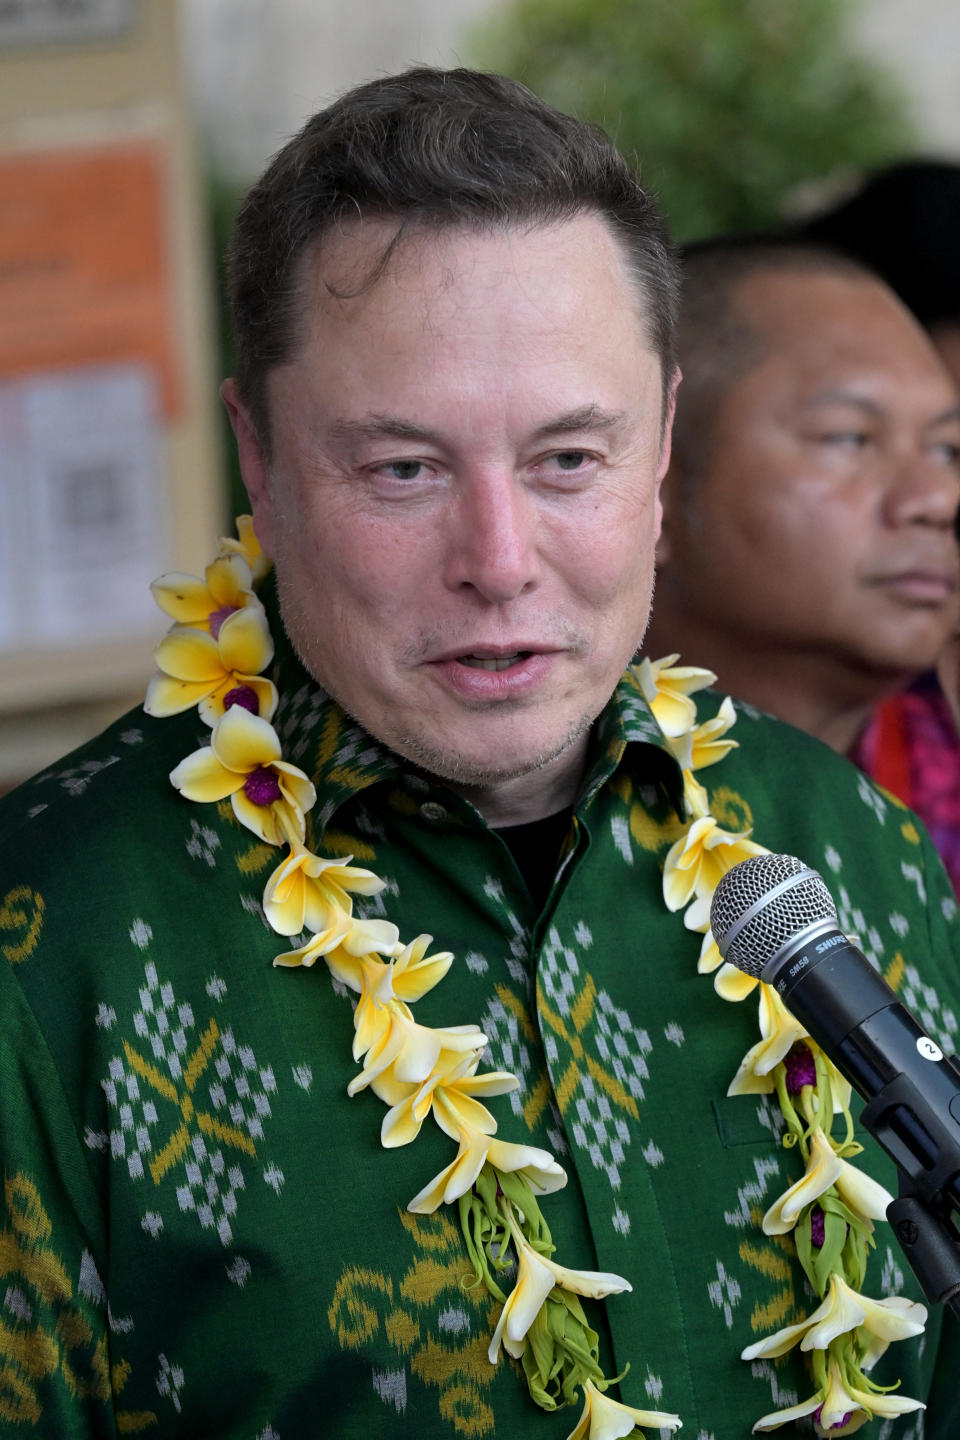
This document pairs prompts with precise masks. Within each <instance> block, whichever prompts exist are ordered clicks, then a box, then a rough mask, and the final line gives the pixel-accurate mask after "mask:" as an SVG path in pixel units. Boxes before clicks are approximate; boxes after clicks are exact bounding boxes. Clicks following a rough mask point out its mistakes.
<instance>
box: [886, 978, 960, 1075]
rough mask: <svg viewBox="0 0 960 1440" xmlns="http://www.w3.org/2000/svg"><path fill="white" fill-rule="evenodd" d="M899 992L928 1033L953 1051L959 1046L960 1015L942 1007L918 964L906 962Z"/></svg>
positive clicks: (949, 1053)
mask: <svg viewBox="0 0 960 1440" xmlns="http://www.w3.org/2000/svg"><path fill="white" fill-rule="evenodd" d="M898 994H899V996H900V999H901V1000H902V1001H903V1003H904V1005H906V1007H907V1009H908V1010H910V1011H912V1012H913V1015H914V1016H915V1018H916V1019H917V1020H918V1021H919V1022H920V1024H921V1025H922V1026H923V1028H924V1030H926V1032H927V1034H928V1035H932V1036H933V1038H934V1039H935V1040H936V1041H937V1043H938V1044H939V1045H940V1047H941V1049H943V1050H944V1051H945V1052H946V1053H947V1054H948V1055H952V1054H953V1053H954V1052H955V1050H956V1048H957V1028H958V1027H957V1017H956V1015H955V1014H954V1012H953V1011H952V1010H950V1009H943V1008H941V1004H940V996H939V995H938V994H937V992H936V990H934V988H933V986H932V985H925V984H924V982H923V980H922V979H921V977H920V975H919V973H918V971H917V967H916V966H915V965H905V966H904V970H903V983H902V985H901V986H900V989H899V991H898Z"/></svg>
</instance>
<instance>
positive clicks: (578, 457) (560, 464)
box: [553, 450, 587, 471]
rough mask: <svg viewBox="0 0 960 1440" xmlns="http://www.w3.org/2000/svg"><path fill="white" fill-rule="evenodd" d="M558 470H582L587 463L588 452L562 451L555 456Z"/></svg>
mask: <svg viewBox="0 0 960 1440" xmlns="http://www.w3.org/2000/svg"><path fill="white" fill-rule="evenodd" d="M553 458H554V460H555V461H556V465H557V469H558V470H566V471H571V470H580V469H581V468H582V467H583V465H584V462H585V461H586V458H587V456H586V452H585V451H583V450H561V451H560V452H559V454H557V455H554V457H553Z"/></svg>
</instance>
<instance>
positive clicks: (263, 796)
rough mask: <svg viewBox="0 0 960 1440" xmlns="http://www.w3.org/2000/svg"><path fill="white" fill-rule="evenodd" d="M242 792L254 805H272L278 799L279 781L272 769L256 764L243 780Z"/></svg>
mask: <svg viewBox="0 0 960 1440" xmlns="http://www.w3.org/2000/svg"><path fill="white" fill-rule="evenodd" d="M243 793H244V794H245V795H246V797H247V799H248V800H250V801H252V802H253V804H254V805H272V804H273V802H274V800H279V799H280V781H279V780H278V779H277V777H276V775H275V774H274V772H273V771H272V770H268V769H267V768H266V766H265V765H258V766H257V768H256V770H251V771H250V774H249V775H248V776H247V778H246V780H244V782H243Z"/></svg>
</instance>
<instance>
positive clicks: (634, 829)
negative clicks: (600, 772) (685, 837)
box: [610, 773, 687, 855]
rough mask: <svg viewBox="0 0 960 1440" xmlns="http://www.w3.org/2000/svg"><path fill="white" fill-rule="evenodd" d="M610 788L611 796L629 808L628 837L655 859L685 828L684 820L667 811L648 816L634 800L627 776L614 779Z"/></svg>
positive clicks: (632, 789)
mask: <svg viewBox="0 0 960 1440" xmlns="http://www.w3.org/2000/svg"><path fill="white" fill-rule="evenodd" d="M610 787H611V789H612V790H613V791H614V793H615V794H616V795H617V796H618V797H619V799H620V800H622V801H623V803H624V805H626V806H628V808H629V821H628V823H629V826H630V834H631V835H632V836H633V839H634V841H635V842H636V844H637V845H639V846H640V848H641V850H646V851H647V852H648V853H649V854H651V855H656V854H657V852H658V851H660V850H666V849H667V848H668V846H670V845H672V844H673V842H674V841H675V840H679V838H680V836H681V835H682V834H683V833H684V831H685V830H686V828H687V824H686V821H685V820H681V819H680V817H679V815H677V814H676V813H675V811H673V810H668V811H667V813H666V814H665V815H662V816H656V815H651V813H650V811H649V810H648V809H647V807H646V805H645V804H643V802H642V801H639V800H638V801H635V800H634V798H633V793H634V784H633V780H632V779H631V778H630V776H629V775H628V774H625V773H621V774H619V775H615V776H614V777H613V779H612V780H611V781H610Z"/></svg>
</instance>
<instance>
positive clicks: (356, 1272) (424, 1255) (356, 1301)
mask: <svg viewBox="0 0 960 1440" xmlns="http://www.w3.org/2000/svg"><path fill="white" fill-rule="evenodd" d="M400 1219H401V1222H402V1224H403V1227H404V1229H405V1230H406V1231H407V1233H408V1234H409V1235H410V1237H411V1239H412V1241H413V1243H414V1245H415V1246H416V1250H417V1256H416V1258H415V1259H414V1261H413V1263H412V1264H411V1266H410V1268H409V1269H408V1270H407V1272H406V1274H405V1275H404V1276H403V1277H402V1279H400V1281H399V1282H395V1281H394V1279H393V1278H392V1276H391V1275H390V1274H388V1273H387V1272H386V1271H384V1270H373V1269H369V1268H367V1267H365V1266H362V1265H345V1266H344V1267H343V1269H342V1270H341V1272H340V1278H339V1279H338V1281H337V1284H336V1288H335V1290H334V1293H333V1300H332V1302H331V1305H330V1309H329V1311H328V1312H327V1315H328V1319H329V1321H330V1329H331V1330H332V1331H333V1333H334V1334H335V1335H336V1337H337V1340H338V1341H339V1342H340V1346H341V1348H342V1349H344V1350H363V1349H365V1347H366V1346H367V1345H368V1344H369V1343H370V1342H371V1341H374V1340H377V1339H379V1338H380V1337H381V1336H382V1337H383V1339H385V1340H386V1342H387V1344H388V1346H389V1347H390V1349H391V1350H393V1352H394V1353H395V1355H396V1357H397V1360H398V1361H399V1362H400V1363H402V1364H407V1365H409V1367H410V1370H411V1371H412V1373H413V1374H414V1375H415V1376H417V1378H418V1379H419V1380H421V1381H422V1382H423V1383H424V1384H425V1385H428V1386H432V1387H434V1388H435V1389H437V1390H438V1391H439V1394H438V1396H437V1408H438V1410H439V1412H440V1415H441V1416H442V1418H443V1419H444V1420H445V1421H446V1422H447V1423H448V1424H449V1425H452V1426H453V1429H454V1430H455V1431H456V1433H457V1434H458V1435H463V1436H466V1437H467V1440H483V1437H484V1436H488V1435H492V1434H493V1433H494V1416H493V1409H492V1407H491V1405H490V1404H489V1401H488V1398H487V1393H486V1392H487V1390H488V1388H489V1386H490V1383H491V1381H492V1380H493V1378H494V1375H495V1374H496V1371H495V1369H494V1367H493V1366H492V1365H491V1364H490V1361H489V1359H488V1357H487V1347H488V1345H489V1343H490V1335H491V1333H492V1330H493V1326H494V1323H495V1320H496V1310H497V1308H498V1307H497V1306H496V1305H492V1304H491V1302H490V1297H489V1296H488V1295H487V1294H486V1292H485V1291H482V1290H470V1289H467V1288H465V1285H464V1281H465V1280H466V1279H468V1278H472V1274H471V1272H470V1271H469V1268H468V1266H467V1263H466V1259H465V1256H464V1251H463V1241H462V1238H461V1236H460V1234H459V1231H458V1230H457V1229H456V1228H455V1227H454V1225H453V1223H452V1221H450V1220H449V1219H448V1218H447V1216H446V1215H443V1214H437V1215H428V1216H421V1215H409V1214H407V1212H406V1211H401V1212H400ZM440 1302H444V1303H445V1305H446V1307H447V1308H450V1307H452V1308H454V1309H455V1310H458V1311H463V1312H464V1319H465V1320H466V1321H467V1322H468V1323H465V1324H463V1326H462V1328H460V1329H450V1330H443V1329H441V1328H440V1326H439V1324H438V1314H439V1312H438V1306H439V1305H440ZM429 1430H430V1427H429V1426H427V1427H426V1431H427V1432H428V1433H429Z"/></svg>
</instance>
